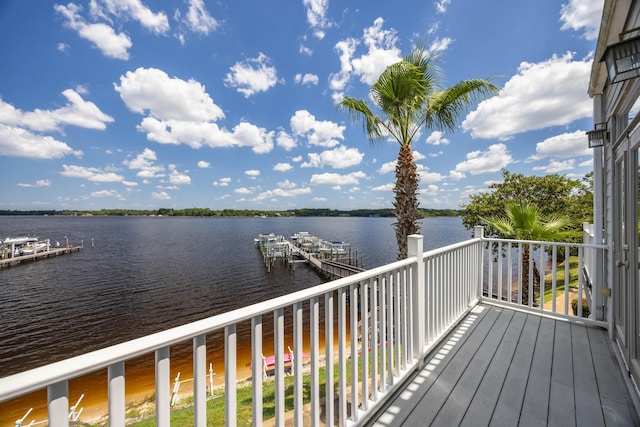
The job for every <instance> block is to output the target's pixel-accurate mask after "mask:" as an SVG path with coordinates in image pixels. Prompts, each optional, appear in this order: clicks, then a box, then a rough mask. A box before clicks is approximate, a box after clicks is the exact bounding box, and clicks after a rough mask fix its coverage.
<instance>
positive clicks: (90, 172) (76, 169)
mask: <svg viewBox="0 0 640 427" xmlns="http://www.w3.org/2000/svg"><path fill="white" fill-rule="evenodd" d="M62 169H63V171H62V172H60V174H61V175H62V176H66V177H68V178H81V179H86V180H87V181H91V182H122V181H123V180H124V177H122V176H121V175H118V174H116V173H115V172H113V171H111V170H102V169H99V168H91V167H86V166H77V165H62Z"/></svg>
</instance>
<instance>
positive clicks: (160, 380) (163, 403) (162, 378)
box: [156, 347, 171, 427]
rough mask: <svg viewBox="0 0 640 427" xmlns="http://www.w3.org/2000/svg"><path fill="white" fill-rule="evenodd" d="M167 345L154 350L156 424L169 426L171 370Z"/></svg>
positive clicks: (161, 426) (160, 426)
mask: <svg viewBox="0 0 640 427" xmlns="http://www.w3.org/2000/svg"><path fill="white" fill-rule="evenodd" d="M169 363H170V362H169V347H162V348H159V349H157V350H156V426H158V427H165V426H166V427H169V425H170V419H171V403H170V402H171V396H170V394H169V392H170V390H171V371H170V369H169V368H170V365H169Z"/></svg>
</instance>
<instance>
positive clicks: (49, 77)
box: [0, 0, 603, 210]
mask: <svg viewBox="0 0 640 427" xmlns="http://www.w3.org/2000/svg"><path fill="white" fill-rule="evenodd" d="M602 5H603V1H594V0H564V1H556V0H545V1H541V2H515V1H513V0H439V1H424V0H406V1H402V2H390V1H379V0H366V1H356V0H345V1H336V0H271V1H267V0H264V1H247V0H215V1H213V0H177V1H174V0H145V1H142V0H89V1H86V0H85V1H80V0H76V1H73V2H69V3H66V2H59V3H57V2H55V1H42V0H2V1H0V57H1V58H2V65H1V66H0V176H1V177H2V186H1V188H2V190H0V209H16V210H41V209H56V210H63V209H79V210H84V209H88V210H98V209H116V208H124V209H158V208H174V209H183V208H190V207H201V208H210V209H213V210H218V209H259V210H288V209H297V208H329V209H340V210H350V209H383V208H392V204H393V199H394V194H393V191H392V188H393V183H394V181H395V175H394V171H395V161H396V158H397V155H398V150H399V147H400V146H399V145H398V143H397V142H395V141H392V140H386V141H382V142H379V143H376V144H371V143H370V141H369V140H368V139H367V137H366V134H365V132H364V130H363V127H362V124H358V123H353V122H352V121H351V119H350V117H349V116H348V114H347V113H346V112H344V111H342V110H339V109H338V108H337V105H338V103H339V102H340V100H341V99H343V98H344V97H345V96H350V97H354V98H359V99H365V100H368V99H369V98H368V96H369V89H370V87H371V85H372V83H373V82H374V81H375V80H376V79H377V77H378V76H379V75H380V73H381V72H382V71H383V70H384V69H385V68H386V67H387V66H388V65H390V64H393V63H395V62H398V61H399V60H400V59H402V57H404V56H405V55H407V54H408V53H409V52H410V51H411V49H412V48H413V47H414V46H416V44H419V43H423V44H424V45H426V46H427V49H428V51H429V52H430V53H431V54H433V55H434V57H437V64H438V67H439V68H440V69H441V71H442V81H441V82H440V84H441V87H443V88H444V87H448V86H451V85H453V84H455V83H456V82H458V81H460V80H463V79H470V78H486V79H491V81H492V82H493V83H494V84H495V85H496V86H497V87H498V88H499V93H498V94H497V95H496V96H494V97H492V98H490V99H487V100H485V101H482V102H481V103H479V104H477V105H473V106H472V107H471V108H470V109H469V111H468V112H467V114H466V115H463V116H462V117H461V118H460V121H459V123H458V127H457V130H456V132H447V133H442V132H439V131H433V130H431V129H426V128H425V129H423V130H422V132H421V133H420V134H419V135H418V136H417V137H416V138H415V139H414V141H413V150H414V158H415V160H416V163H417V164H418V169H419V173H420V188H419V201H420V206H421V207H423V208H429V209H458V208H460V207H461V205H463V204H465V203H468V200H469V199H468V197H469V195H471V194H478V193H480V192H483V191H487V189H488V186H489V185H490V184H491V183H493V182H497V181H500V180H501V178H502V172H501V171H502V169H507V170H509V171H510V172H513V173H522V174H525V175H545V174H560V175H564V176H567V177H570V178H576V179H580V178H582V177H584V176H585V174H587V173H588V172H590V171H591V170H592V152H591V150H589V149H588V148H587V139H586V136H585V132H586V131H588V130H590V129H592V128H593V120H592V105H593V103H592V100H591V99H590V98H589V96H588V95H587V86H588V82H589V74H590V70H591V63H592V61H593V53H594V50H595V45H596V39H597V34H598V27H599V24H600V17H601V13H602Z"/></svg>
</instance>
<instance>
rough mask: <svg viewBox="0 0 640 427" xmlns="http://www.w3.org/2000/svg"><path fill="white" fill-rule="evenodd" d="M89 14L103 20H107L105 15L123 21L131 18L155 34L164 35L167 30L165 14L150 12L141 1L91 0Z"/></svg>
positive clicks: (167, 22) (167, 23) (167, 24)
mask: <svg viewBox="0 0 640 427" xmlns="http://www.w3.org/2000/svg"><path fill="white" fill-rule="evenodd" d="M91 13H92V15H93V16H94V17H101V18H104V19H109V18H108V16H107V14H109V15H111V16H113V17H117V18H120V19H122V20H123V21H126V20H128V19H130V18H131V19H133V20H135V21H138V22H139V23H140V24H141V25H142V26H143V27H145V28H146V29H147V30H149V31H151V32H153V33H155V34H165V33H166V32H167V31H168V30H169V20H168V19H167V14H166V13H165V12H158V13H154V12H152V11H151V9H149V8H148V7H147V6H146V5H145V4H144V3H142V1H141V0H93V1H92V2H91Z"/></svg>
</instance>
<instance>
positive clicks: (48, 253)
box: [0, 245, 82, 269]
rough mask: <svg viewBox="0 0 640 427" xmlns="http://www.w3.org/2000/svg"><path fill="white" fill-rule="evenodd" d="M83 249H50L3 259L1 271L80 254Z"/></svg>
mask: <svg viewBox="0 0 640 427" xmlns="http://www.w3.org/2000/svg"><path fill="white" fill-rule="evenodd" d="M81 249H82V246H72V245H69V246H68V247H66V248H49V250H44V251H41V252H36V253H33V254H28V255H22V256H15V257H10V258H1V259H0V269H3V268H8V267H11V266H13V265H17V264H22V263H24V262H28V261H31V262H35V261H37V260H40V259H45V258H50V257H55V256H60V255H65V254H70V253H73V252H80V250H81Z"/></svg>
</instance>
